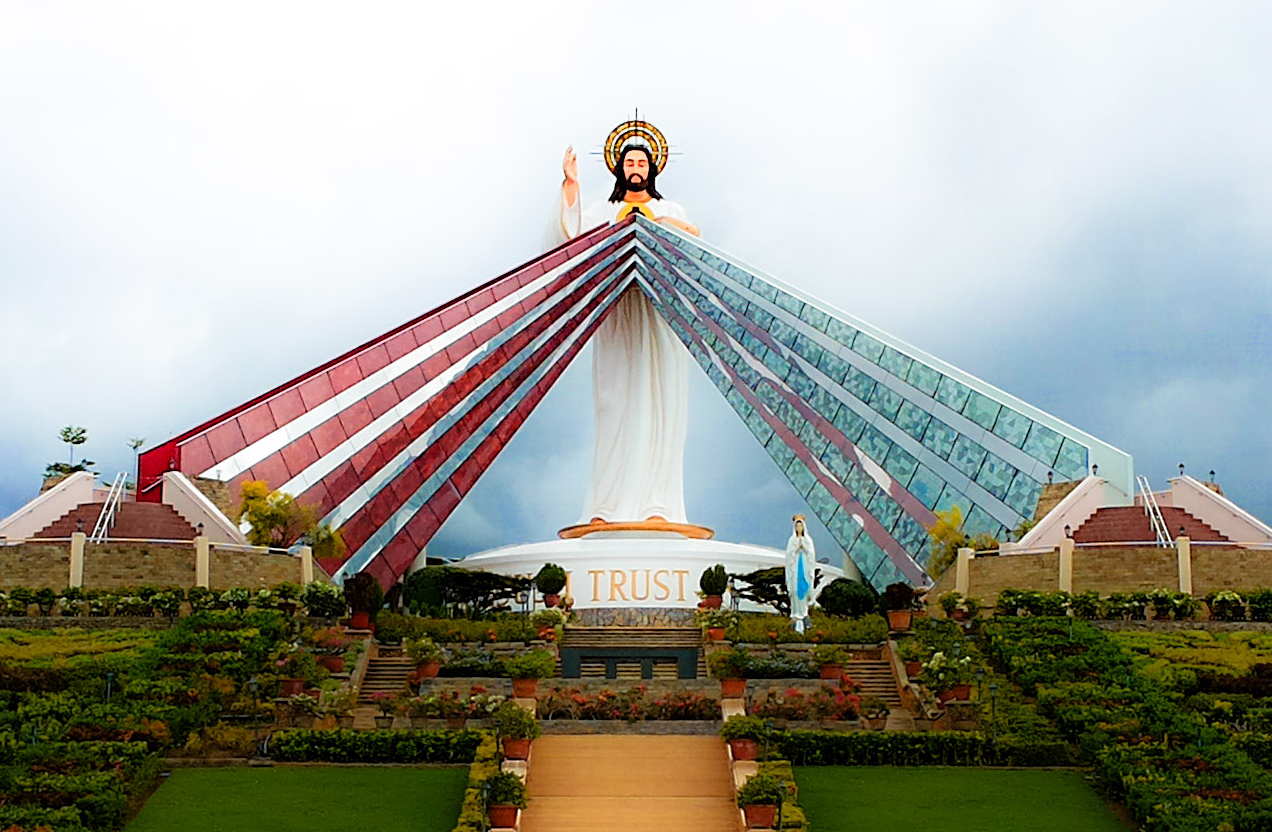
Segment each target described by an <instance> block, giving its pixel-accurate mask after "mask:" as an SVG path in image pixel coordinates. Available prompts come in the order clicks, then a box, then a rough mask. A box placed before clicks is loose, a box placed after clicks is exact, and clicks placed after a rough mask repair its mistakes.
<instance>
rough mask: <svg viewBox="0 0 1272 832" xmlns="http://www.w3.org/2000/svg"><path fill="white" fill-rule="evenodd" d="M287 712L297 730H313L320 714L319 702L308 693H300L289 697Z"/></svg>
mask: <svg viewBox="0 0 1272 832" xmlns="http://www.w3.org/2000/svg"><path fill="white" fill-rule="evenodd" d="M287 710H288V713H289V714H290V715H291V720H292V724H293V725H295V726H296V727H297V728H312V727H314V716H315V714H317V712H318V700H317V699H315V698H313V697H312V696H310V695H309V694H307V693H298V694H295V695H294V696H289V697H287Z"/></svg>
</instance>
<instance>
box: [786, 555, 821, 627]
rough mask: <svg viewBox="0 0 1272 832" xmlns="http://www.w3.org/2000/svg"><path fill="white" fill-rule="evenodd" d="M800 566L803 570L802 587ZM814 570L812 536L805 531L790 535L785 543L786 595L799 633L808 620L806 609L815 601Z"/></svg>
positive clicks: (815, 556) (815, 565)
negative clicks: (800, 533)
mask: <svg viewBox="0 0 1272 832" xmlns="http://www.w3.org/2000/svg"><path fill="white" fill-rule="evenodd" d="M801 566H803V569H804V576H803V577H804V581H803V584H802V585H801V583H800V574H799V572H800V567H801ZM816 569H817V549H816V548H815V547H814V546H813V538H812V536H811V535H809V534H808V532H807V531H806V532H804V534H803V535H796V534H792V535H791V539H790V540H789V541H787V543H786V594H787V595H789V596H790V598H791V618H792V619H793V620H794V621H795V622H796V628H797V629H798V630H799V631H800V632H801V633H802V632H803V631H804V629H803V624H804V619H806V618H808V607H809V605H811V604H812V603H813V601H815V600H816V599H817V590H816V589H815V588H814V587H813V573H814V571H815V570H816ZM800 590H803V591H802V592H801V591H800Z"/></svg>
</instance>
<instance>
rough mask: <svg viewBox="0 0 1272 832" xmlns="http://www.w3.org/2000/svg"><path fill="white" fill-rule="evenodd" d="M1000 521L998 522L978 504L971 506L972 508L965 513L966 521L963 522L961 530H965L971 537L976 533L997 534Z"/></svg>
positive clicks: (1000, 525) (1000, 524)
mask: <svg viewBox="0 0 1272 832" xmlns="http://www.w3.org/2000/svg"><path fill="white" fill-rule="evenodd" d="M1001 527H1002V523H999V522H998V521H997V520H995V519H994V518H993V517H990V516H989V513H988V512H986V511H985V510H984V509H982V508H981V507H980V506H972V510H971V511H970V512H968V514H967V522H966V523H964V524H963V531H965V532H967V534H968V535H970V536H971V537H975V536H976V535H978V534H992V535H995V536H997V534H998V532H999V530H1000V529H1001Z"/></svg>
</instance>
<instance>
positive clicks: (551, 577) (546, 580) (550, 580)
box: [534, 563, 565, 607]
mask: <svg viewBox="0 0 1272 832" xmlns="http://www.w3.org/2000/svg"><path fill="white" fill-rule="evenodd" d="M534 585H535V586H537V587H538V588H539V591H540V592H542V593H543V603H545V604H547V605H548V606H549V607H555V606H557V605H558V604H560V603H561V590H562V589H565V570H564V569H562V568H561V567H559V566H557V565H556V564H555V563H545V564H543V568H542V569H540V570H539V574H537V575H535V576H534Z"/></svg>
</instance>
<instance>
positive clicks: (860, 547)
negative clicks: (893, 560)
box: [848, 534, 888, 589]
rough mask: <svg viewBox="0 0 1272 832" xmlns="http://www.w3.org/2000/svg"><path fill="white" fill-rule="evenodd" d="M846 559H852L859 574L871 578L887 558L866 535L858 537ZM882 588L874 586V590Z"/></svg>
mask: <svg viewBox="0 0 1272 832" xmlns="http://www.w3.org/2000/svg"><path fill="white" fill-rule="evenodd" d="M848 557H850V558H852V562H853V563H855V564H856V565H857V568H858V569H860V570H861V574H862V575H866V576H873V575H874V574H875V573H876V572H877V571H879V568H880V567H881V566H883V564H884V563H885V562H886V561H887V560H888V556H887V555H886V554H884V551H883V550H882V549H880V548H879V547H878V545H876V544H875V542H874V541H873V540H871V539H870V535H868V534H862V535H858V537H857V540H856V541H855V542H854V543H853V544H852V548H851V549H849V550H848ZM883 586H887V584H884V585H883ZM883 586H878V585H876V586H875V589H882V588H883Z"/></svg>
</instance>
